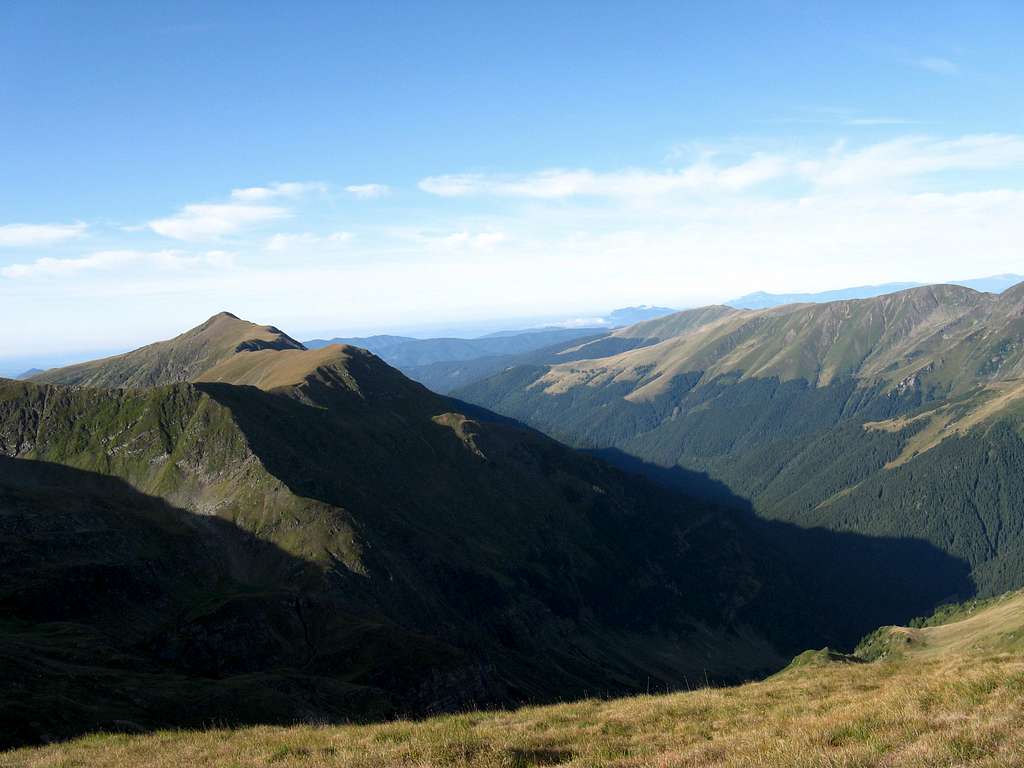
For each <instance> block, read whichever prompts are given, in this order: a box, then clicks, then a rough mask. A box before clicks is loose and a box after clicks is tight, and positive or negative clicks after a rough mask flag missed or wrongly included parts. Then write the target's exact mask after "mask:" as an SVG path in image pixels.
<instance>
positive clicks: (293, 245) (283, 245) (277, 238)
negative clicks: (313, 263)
mask: <svg viewBox="0 0 1024 768" xmlns="http://www.w3.org/2000/svg"><path fill="white" fill-rule="evenodd" d="M351 239H352V233H351V232H332V233H330V234H329V235H317V234H314V233H312V232H302V233H297V234H288V233H279V234H276V235H274V236H273V237H271V238H270V239H269V240H268V241H267V245H266V249H267V250H268V251H294V250H301V249H306V250H310V249H323V248H324V247H337V246H341V245H344V244H345V243H347V242H349V241H350V240H351Z"/></svg>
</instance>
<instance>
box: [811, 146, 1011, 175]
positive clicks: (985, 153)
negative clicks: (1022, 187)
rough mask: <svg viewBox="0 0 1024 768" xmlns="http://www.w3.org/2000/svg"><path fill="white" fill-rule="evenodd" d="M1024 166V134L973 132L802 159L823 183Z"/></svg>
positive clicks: (834, 151)
mask: <svg viewBox="0 0 1024 768" xmlns="http://www.w3.org/2000/svg"><path fill="white" fill-rule="evenodd" d="M1021 166H1024V136H1017V135H1012V134H1010V135H999V134H987V135H974V136H963V137H961V138H959V139H952V140H936V139H932V138H929V137H926V136H907V137H902V138H899V139H893V140H892V141H886V142H882V143H879V144H873V145H871V146H868V147H864V148H863V149H856V150H847V149H846V146H845V144H843V143H839V144H836V145H835V146H833V148H832V149H831V150H830V151H829V152H828V153H827V155H826V157H825V158H823V159H821V160H807V161H804V162H802V163H800V164H799V166H798V167H799V169H800V171H801V173H802V174H803V175H805V176H806V177H808V178H809V179H811V180H812V181H814V182H815V183H818V184H824V185H849V184H868V183H875V182H881V181H885V180H891V179H897V178H911V177H917V176H925V175H928V174H933V173H940V172H943V171H983V170H993V169H1001V170H1007V169H1011V168H1014V167H1021Z"/></svg>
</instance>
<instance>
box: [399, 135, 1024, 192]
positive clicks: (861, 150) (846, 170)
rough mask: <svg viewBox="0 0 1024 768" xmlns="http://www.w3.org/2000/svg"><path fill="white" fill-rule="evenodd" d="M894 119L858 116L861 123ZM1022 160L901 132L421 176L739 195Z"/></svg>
mask: <svg viewBox="0 0 1024 768" xmlns="http://www.w3.org/2000/svg"><path fill="white" fill-rule="evenodd" d="M892 120H894V119H893V118H862V123H861V124H864V125H868V124H883V121H884V123H885V124H888V123H889V122H891V121H892ZM1022 166H1024V136H1019V135H1015V134H982V135H969V136H963V137H961V138H959V139H935V138H932V137H928V136H904V137H900V138H898V139H893V140H890V141H884V142H879V143H875V144H869V145H866V146H861V147H851V146H850V145H849V144H848V143H847V142H845V141H840V142H837V143H835V144H834V145H833V146H832V147H831V148H829V149H828V150H825V151H823V152H818V153H808V152H804V151H793V152H789V153H773V154H766V153H757V152H755V153H752V154H750V156H749V157H748V158H747V159H745V160H742V161H740V162H737V163H734V164H731V165H716V164H715V163H713V161H712V160H711V159H708V157H705V158H702V159H700V160H698V161H697V162H696V163H694V164H692V165H689V166H687V167H685V168H682V169H679V170H653V169H628V170H623V171H616V172H611V173H596V172H594V171H590V170H585V169H584V170H575V171H568V170H562V169H548V170H542V171H537V172H535V173H529V174H523V175H500V174H499V175H487V174H448V175H442V176H430V177H427V178H425V179H423V180H422V181H420V183H419V186H420V188H421V189H422V190H424V191H425V192H429V193H431V194H434V195H439V196H441V197H450V198H458V197H485V196H489V197H510V198H537V199H562V198H570V197H608V198H656V197H659V196H664V195H668V194H671V193H676V192H716V193H722V194H739V193H744V192H747V191H748V190H750V189H752V188H755V187H757V186H758V185H760V184H763V183H765V182H769V181H773V180H789V181H792V182H798V183H799V182H803V183H808V184H812V185H818V186H842V185H863V184H872V183H884V182H888V181H892V180H895V179H900V178H903V179H911V178H915V177H922V176H926V175H928V174H935V173H940V172H944V171H981V170H992V169H1002V170H1006V169H1011V168H1019V167H1022Z"/></svg>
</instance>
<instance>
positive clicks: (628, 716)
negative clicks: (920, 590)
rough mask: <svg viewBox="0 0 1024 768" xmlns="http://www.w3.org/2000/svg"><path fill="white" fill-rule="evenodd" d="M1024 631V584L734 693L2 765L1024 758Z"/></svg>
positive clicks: (112, 744) (266, 732)
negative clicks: (858, 655) (859, 652)
mask: <svg viewBox="0 0 1024 768" xmlns="http://www.w3.org/2000/svg"><path fill="white" fill-rule="evenodd" d="M1022 630H1024V594H1018V595H1016V596H1013V597H1012V598H1010V599H1005V600H1001V601H998V602H997V603H995V604H993V605H991V606H988V607H985V608H983V609H981V610H978V611H976V612H974V613H972V614H971V615H970V616H969V618H967V619H965V620H962V621H959V622H954V623H949V624H944V625H941V626H934V627H931V628H917V629H905V628H893V629H891V630H890V631H889V641H890V643H891V649H890V651H889V652H888V653H886V654H884V659H883V660H880V661H876V662H873V663H849V657H846V658H842V657H840V656H838V655H832V656H831V657H830V656H829V654H826V653H810V654H804V655H802V656H801V657H799V659H798V663H795V664H794V665H793V666H792V667H791V668H789V669H788V670H786V671H784V672H782V673H780V674H778V675H776V676H774V677H772V678H770V679H768V680H765V681H763V682H759V683H751V684H748V685H743V686H738V687H735V688H720V689H705V690H700V691H694V692H691V693H680V694H673V695H664V696H640V697H636V698H630V699H619V700H615V701H594V700H591V701H582V702H577V703H572V704H562V705H557V706H548V707H531V708H525V709H521V710H518V711H515V712H497V713H494V712H492V713H473V714H465V715H455V716H448V717H439V718H434V719H431V720H426V721H422V722H404V721H403V722H393V723H386V724H380V725H370V726H323V727H317V726H294V727H291V728H271V727H257V728H244V729H237V730H209V731H167V732H159V733H153V734H148V735H141V736H128V735H116V734H97V735H93V736H87V737H84V738H81V739H77V740H75V741H72V742H69V743H65V744H57V745H51V746H46V747H39V748H32V749H22V750H18V751H14V752H8V753H4V754H0V766H3V768H7V767H8V766H11V767H13V766H19V767H20V766H32V767H40V768H41V767H43V766H47V767H50V766H53V767H56V766H61V768H71V766H111V767H113V766H118V767H120V766H138V767H139V768H143V767H150V766H151V767H152V768H171V767H172V766H174V767H177V766H181V767H182V768H184V767H185V766H223V767H224V768H229V767H241V766H346V768H370V766H373V768H378V767H383V768H391V767H397V766H408V767H410V768H419V767H423V768H425V767H426V766H466V767H468V766H474V768H476V767H478V766H479V767H481V768H491V767H493V768H497V767H499V766H500V767H502V768H526V766H549V765H565V766H581V767H582V766H623V767H625V766H666V767H667V766H737V767H739V766H743V767H744V768H747V767H748V766H763V767H765V768H768V767H770V766H779V767H781V766H786V767H787V768H789V767H795V768H799V767H800V766H835V767H837V768H838V767H840V766H844V767H847V766H848V767H850V768H853V767H854V766H857V767H858V768H866V767H868V766H879V767H882V766H961V765H970V766H993V767H995V766H1000V767H1002V766H1024V654H1022V653H1021V649H1022V641H1024V631H1022ZM875 642H880V639H879V638H875ZM836 659H838V660H836Z"/></svg>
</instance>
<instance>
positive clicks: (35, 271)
mask: <svg viewBox="0 0 1024 768" xmlns="http://www.w3.org/2000/svg"><path fill="white" fill-rule="evenodd" d="M232 263H233V254H230V253H228V252H226V251H207V252H206V253H205V254H188V253H183V252H182V251H176V250H160V251H136V250H114V251H97V252H96V253H91V254H89V255H88V256H81V257H79V258H73V259H55V258H51V257H45V258H41V259H36V260H35V261H33V262H30V263H28V264H11V265H8V266H6V267H2V268H0V275H2V276H3V277H6V278H11V279H18V278H37V277H45V278H68V277H75V276H78V275H81V274H82V273H85V272H95V271H100V272H103V271H111V270H117V269H122V268H125V267H128V266H138V265H144V266H150V267H154V268H157V269H164V270H179V269H183V268H185V267H191V266H196V265H203V264H205V265H209V266H212V267H228V266H231V264H232Z"/></svg>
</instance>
